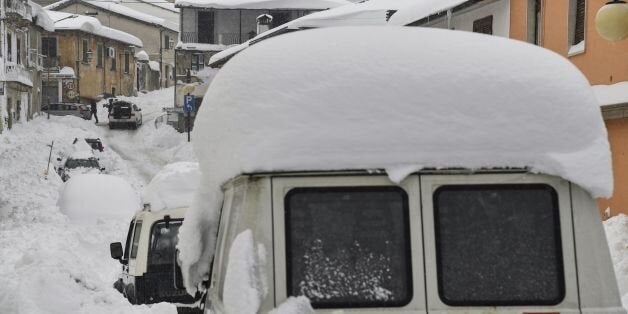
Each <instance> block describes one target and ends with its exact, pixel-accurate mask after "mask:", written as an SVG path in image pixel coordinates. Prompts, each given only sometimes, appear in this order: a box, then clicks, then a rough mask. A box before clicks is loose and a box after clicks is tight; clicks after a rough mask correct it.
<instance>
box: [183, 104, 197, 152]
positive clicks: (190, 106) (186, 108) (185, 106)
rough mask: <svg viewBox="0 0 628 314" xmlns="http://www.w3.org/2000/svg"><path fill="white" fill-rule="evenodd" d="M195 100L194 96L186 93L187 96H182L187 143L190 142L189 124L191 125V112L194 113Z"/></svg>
mask: <svg viewBox="0 0 628 314" xmlns="http://www.w3.org/2000/svg"><path fill="white" fill-rule="evenodd" d="M195 104H196V103H195V99H194V95H190V93H187V95H185V96H183V112H185V114H186V119H185V120H186V124H187V129H188V142H189V141H190V129H191V126H192V125H191V124H192V121H191V120H192V119H191V114H192V111H194V107H195Z"/></svg>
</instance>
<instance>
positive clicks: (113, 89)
mask: <svg viewBox="0 0 628 314" xmlns="http://www.w3.org/2000/svg"><path fill="white" fill-rule="evenodd" d="M115 95H116V88H115V87H113V86H111V96H115Z"/></svg>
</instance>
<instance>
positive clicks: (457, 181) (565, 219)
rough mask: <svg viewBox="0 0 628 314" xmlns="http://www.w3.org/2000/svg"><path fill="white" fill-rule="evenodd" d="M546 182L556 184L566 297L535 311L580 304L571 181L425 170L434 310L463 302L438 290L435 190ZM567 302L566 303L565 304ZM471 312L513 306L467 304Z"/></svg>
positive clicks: (424, 202) (426, 247) (428, 267)
mask: <svg viewBox="0 0 628 314" xmlns="http://www.w3.org/2000/svg"><path fill="white" fill-rule="evenodd" d="M496 183H498V184H547V185H549V186H551V187H552V188H554V190H555V191H556V194H557V196H558V207H559V217H560V218H559V220H560V235H561V240H562V243H561V245H562V256H563V277H564V286H565V297H564V298H563V300H562V301H561V302H560V303H559V304H557V305H535V306H534V309H535V311H539V312H555V311H556V309H557V308H563V307H565V306H577V305H578V304H579V298H578V291H577V289H575V288H574V287H577V285H578V283H577V280H576V278H577V273H576V265H575V264H576V263H575V248H574V239H573V237H574V234H573V225H572V221H573V220H572V218H573V213H572V204H571V198H570V190H571V186H570V183H569V182H567V181H565V180H562V179H560V178H557V177H553V176H547V175H539V174H530V173H491V174H473V175H468V174H451V175H442V174H422V175H420V185H421V204H422V208H423V210H422V213H423V228H424V232H423V234H424V250H425V269H426V270H428V271H427V272H426V289H427V291H428V292H427V303H428V304H430V310H432V311H451V310H455V309H459V308H460V306H452V305H448V304H446V303H445V302H443V300H441V299H440V296H439V293H438V278H437V277H438V275H437V271H436V269H437V255H436V238H435V237H436V235H435V227H434V223H435V221H434V203H433V198H432V197H433V193H434V192H435V191H436V190H437V189H438V188H439V187H441V186H443V185H473V184H479V185H482V184H496ZM563 304H565V305H563ZM464 308H465V309H468V311H467V312H468V313H471V314H478V313H485V312H487V311H492V312H494V311H495V310H496V309H497V310H499V309H500V308H502V309H503V308H512V306H505V305H491V306H486V305H475V306H465V307H464Z"/></svg>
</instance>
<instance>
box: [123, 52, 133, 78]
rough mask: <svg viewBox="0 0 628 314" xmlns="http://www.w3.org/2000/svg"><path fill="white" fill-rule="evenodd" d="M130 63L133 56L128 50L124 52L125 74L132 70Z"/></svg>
mask: <svg viewBox="0 0 628 314" xmlns="http://www.w3.org/2000/svg"><path fill="white" fill-rule="evenodd" d="M130 63H131V56H130V53H129V52H128V51H125V52H124V74H129V71H130V68H131V67H130Z"/></svg>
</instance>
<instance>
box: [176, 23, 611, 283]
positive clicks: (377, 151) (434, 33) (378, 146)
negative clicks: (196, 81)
mask: <svg viewBox="0 0 628 314" xmlns="http://www.w3.org/2000/svg"><path fill="white" fill-rule="evenodd" d="M259 60H264V62H259ZM192 137H193V138H194V141H193V144H194V148H195V152H196V155H197V158H198V160H199V163H200V166H201V171H202V179H201V185H202V186H203V187H204V189H203V191H199V194H197V198H196V203H197V204H203V206H195V205H193V207H192V210H191V211H189V212H188V213H187V217H186V219H189V220H186V223H185V224H184V226H183V229H182V231H181V242H180V244H179V246H180V249H181V253H182V258H183V260H184V264H183V266H184V271H185V272H186V274H185V275H184V276H186V278H187V279H188V281H187V285H188V286H187V287H188V289H190V290H193V289H194V287H195V285H196V284H197V283H198V280H200V278H202V276H203V275H204V274H205V272H206V271H207V265H209V263H207V261H208V260H210V259H209V257H210V256H211V252H212V250H213V243H214V241H213V239H212V237H213V236H214V234H215V229H214V228H215V222H216V220H215V218H216V217H217V213H218V212H219V209H220V204H221V200H222V192H221V188H220V187H221V184H223V183H224V182H225V181H226V180H228V179H230V178H232V177H234V176H237V175H238V174H240V173H251V172H259V171H291V170H294V171H302V170H342V169H386V170H387V171H388V173H389V176H390V177H391V179H392V180H393V181H400V180H402V179H403V178H404V177H405V175H407V174H409V173H411V172H413V171H416V170H419V169H422V168H425V167H430V168H432V167H433V168H446V167H463V168H469V169H478V168H484V167H527V168H529V169H530V170H531V171H533V172H539V173H546V174H550V175H557V176H560V177H562V178H565V179H567V180H571V181H573V182H575V183H577V184H579V185H581V186H583V187H584V188H586V189H587V190H588V191H590V192H591V193H592V194H593V195H594V196H608V195H610V194H611V192H612V173H611V159H610V150H609V146H608V141H607V136H606V129H605V127H604V123H603V121H602V117H601V114H600V111H599V106H598V105H597V101H596V99H595V96H594V95H593V92H592V90H591V87H590V86H589V84H588V82H587V80H586V78H585V77H584V76H583V75H582V73H580V72H579V71H578V70H577V68H576V67H575V66H573V65H572V64H571V63H570V62H569V61H568V60H566V59H564V58H562V57H561V56H559V55H557V54H555V53H553V52H550V51H549V50H545V49H543V48H539V47H536V46H533V45H529V44H527V43H523V42H519V41H513V40H509V39H504V38H497V37H493V36H486V35H481V34H475V33H470V32H458V31H448V30H439V29H426V28H411V27H345V28H323V29H317V30H308V31H301V32H295V33H291V34H286V35H282V36H278V37H276V38H272V39H269V40H267V41H264V42H261V43H259V44H257V45H253V46H251V47H250V48H249V49H246V50H244V51H243V52H242V53H240V54H238V55H237V56H235V57H234V58H233V59H232V60H231V61H230V62H229V63H227V64H226V65H225V66H224V68H223V69H222V70H221V71H220V72H219V73H218V75H217V76H216V78H215V79H214V81H213V82H212V84H211V85H210V87H209V90H208V91H207V94H206V95H205V98H204V99H203V105H202V106H201V109H200V111H199V113H198V116H197V120H196V127H195V129H194V133H193V134H192ZM197 262H198V263H197Z"/></svg>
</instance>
